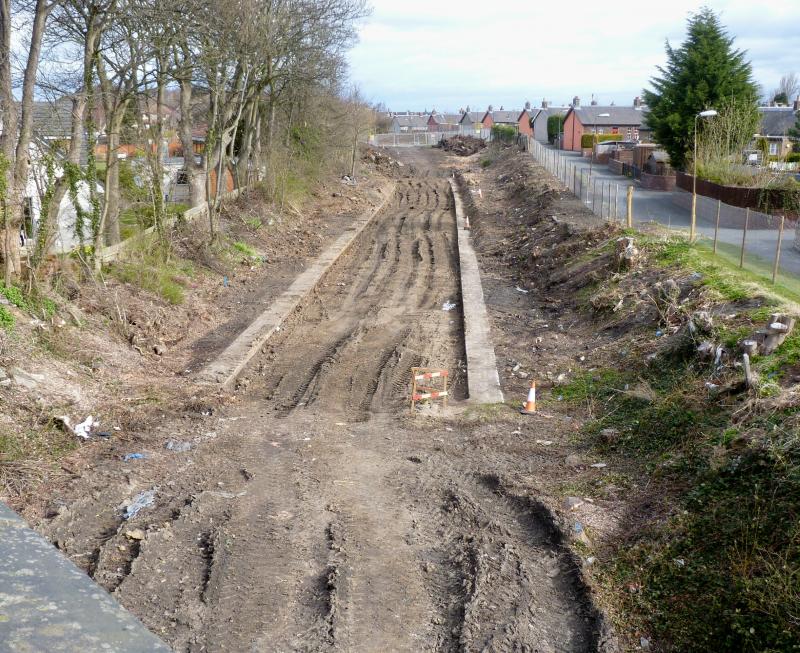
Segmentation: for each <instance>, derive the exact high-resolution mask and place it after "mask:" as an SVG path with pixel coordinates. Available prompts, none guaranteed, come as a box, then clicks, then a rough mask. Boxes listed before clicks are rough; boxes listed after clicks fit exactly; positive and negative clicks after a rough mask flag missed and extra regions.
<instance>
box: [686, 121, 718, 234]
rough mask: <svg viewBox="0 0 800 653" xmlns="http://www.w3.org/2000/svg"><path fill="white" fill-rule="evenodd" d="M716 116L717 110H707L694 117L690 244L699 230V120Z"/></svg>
mask: <svg viewBox="0 0 800 653" xmlns="http://www.w3.org/2000/svg"><path fill="white" fill-rule="evenodd" d="M716 115H717V112H716V110H714V109H706V110H705V111H701V112H700V113H698V114H697V115H695V117H694V159H693V160H692V226H691V228H690V230H689V241H690V242H694V236H695V230H696V228H697V119H698V118H713V117H714V116H716Z"/></svg>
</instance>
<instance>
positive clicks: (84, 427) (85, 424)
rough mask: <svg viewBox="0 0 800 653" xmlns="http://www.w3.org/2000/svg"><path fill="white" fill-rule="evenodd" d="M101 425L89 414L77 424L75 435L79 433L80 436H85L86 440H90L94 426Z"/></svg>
mask: <svg viewBox="0 0 800 653" xmlns="http://www.w3.org/2000/svg"><path fill="white" fill-rule="evenodd" d="M99 425H100V422H96V421H95V420H94V417H92V416H91V415H89V417H87V418H86V419H85V420H83V421H82V422H81V423H80V424H78V425H76V426H75V435H77V436H78V437H79V438H83V439H84V440H88V439H89V437H90V436H91V431H92V427H93V426H99Z"/></svg>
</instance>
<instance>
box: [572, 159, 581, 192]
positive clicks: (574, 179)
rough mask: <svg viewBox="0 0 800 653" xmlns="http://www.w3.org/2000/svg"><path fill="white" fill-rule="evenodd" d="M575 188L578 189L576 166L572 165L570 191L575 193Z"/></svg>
mask: <svg viewBox="0 0 800 653" xmlns="http://www.w3.org/2000/svg"><path fill="white" fill-rule="evenodd" d="M576 190H578V166H572V192H573V193H575V191H576ZM575 194H576V195H577V193H575ZM579 199H580V198H579Z"/></svg>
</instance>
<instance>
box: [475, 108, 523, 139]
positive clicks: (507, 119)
mask: <svg viewBox="0 0 800 653" xmlns="http://www.w3.org/2000/svg"><path fill="white" fill-rule="evenodd" d="M481 123H482V124H483V128H484V129H491V128H492V126H493V125H508V126H511V127H513V128H514V129H516V130H517V132H518V133H520V134H525V135H526V136H532V135H533V129H531V114H530V112H529V111H528V109H527V108H525V109H523V110H522V111H519V110H516V109H515V110H512V111H505V110H503V109H500V110H499V111H494V110H493V109H492V107H489V109H488V110H487V111H486V113H484V114H483V118H482V119H481Z"/></svg>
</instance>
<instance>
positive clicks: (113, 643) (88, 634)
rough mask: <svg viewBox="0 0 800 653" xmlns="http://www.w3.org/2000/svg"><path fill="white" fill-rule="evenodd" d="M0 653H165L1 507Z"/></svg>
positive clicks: (159, 643) (138, 624)
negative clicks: (0, 651) (1, 652)
mask: <svg viewBox="0 0 800 653" xmlns="http://www.w3.org/2000/svg"><path fill="white" fill-rule="evenodd" d="M0 650H2V651H9V652H15V653H17V652H19V653H23V652H24V653H39V652H43V651H47V652H48V653H60V652H65V653H95V652H98V653H100V652H103V653H111V652H117V653H157V652H159V651H164V652H169V651H171V649H170V648H169V647H168V646H167V645H166V644H165V643H164V642H162V641H161V640H160V639H159V638H158V637H156V636H155V635H154V634H153V633H151V632H150V631H149V630H147V629H146V628H145V627H144V625H142V623H141V622H140V621H139V620H138V619H136V617H134V616H133V615H132V614H131V613H130V612H128V611H127V610H125V608H123V607H122V606H121V605H120V604H119V603H117V602H116V601H115V600H114V599H113V598H112V597H111V595H110V594H108V593H107V592H106V591H105V590H104V589H103V588H102V587H100V586H99V585H97V584H96V583H95V582H94V581H93V580H92V579H91V578H89V577H88V576H87V575H86V574H85V573H83V572H82V571H81V570H80V569H78V568H77V567H76V566H75V565H74V564H73V563H72V562H70V561H69V560H68V559H67V558H66V557H65V556H64V555H63V554H62V553H61V552H60V551H58V549H56V548H55V547H54V546H53V545H52V544H50V543H49V542H48V541H47V540H45V539H44V538H43V537H41V536H40V535H38V534H37V533H35V532H34V531H33V530H31V529H30V528H28V526H27V525H26V523H25V522H24V521H23V520H22V518H21V517H19V515H17V514H16V513H15V512H14V511H13V510H11V509H10V508H8V507H7V506H5V505H4V504H2V503H0Z"/></svg>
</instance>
